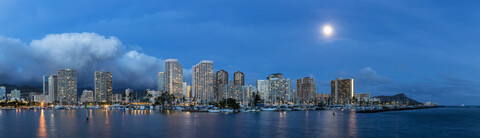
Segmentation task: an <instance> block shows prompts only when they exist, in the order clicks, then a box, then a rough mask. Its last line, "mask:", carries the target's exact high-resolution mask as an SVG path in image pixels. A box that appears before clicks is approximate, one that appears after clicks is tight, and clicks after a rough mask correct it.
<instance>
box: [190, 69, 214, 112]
mask: <svg viewBox="0 0 480 138" xmlns="http://www.w3.org/2000/svg"><path fill="white" fill-rule="evenodd" d="M192 76H193V77H192V86H193V88H192V90H193V93H194V96H195V98H196V100H197V101H198V102H201V103H203V104H207V103H208V102H210V101H214V100H215V96H214V93H213V61H209V60H202V61H200V63H198V64H197V65H195V66H193V67H192Z"/></svg>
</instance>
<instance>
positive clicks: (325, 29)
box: [322, 25, 333, 37]
mask: <svg viewBox="0 0 480 138" xmlns="http://www.w3.org/2000/svg"><path fill="white" fill-rule="evenodd" d="M322 31H323V35H325V36H327V37H328V36H331V35H332V34H333V28H332V26H330V25H325V26H323V28H322Z"/></svg>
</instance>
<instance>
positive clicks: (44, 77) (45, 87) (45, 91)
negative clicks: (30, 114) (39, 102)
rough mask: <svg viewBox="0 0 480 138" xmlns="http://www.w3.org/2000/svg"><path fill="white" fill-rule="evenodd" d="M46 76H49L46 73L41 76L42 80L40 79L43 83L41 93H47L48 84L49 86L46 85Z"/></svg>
mask: <svg viewBox="0 0 480 138" xmlns="http://www.w3.org/2000/svg"><path fill="white" fill-rule="evenodd" d="M48 77H49V76H48V75H43V76H42V79H43V81H42V82H43V83H42V84H43V89H42V93H43V95H48V86H49V85H48Z"/></svg>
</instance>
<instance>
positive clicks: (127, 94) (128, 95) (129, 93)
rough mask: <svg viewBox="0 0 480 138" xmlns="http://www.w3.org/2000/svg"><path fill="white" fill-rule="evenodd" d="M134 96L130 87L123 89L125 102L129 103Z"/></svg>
mask: <svg viewBox="0 0 480 138" xmlns="http://www.w3.org/2000/svg"><path fill="white" fill-rule="evenodd" d="M134 97H135V95H133V90H132V89H130V88H129V89H125V103H130V102H133V101H132V99H133V98H134Z"/></svg>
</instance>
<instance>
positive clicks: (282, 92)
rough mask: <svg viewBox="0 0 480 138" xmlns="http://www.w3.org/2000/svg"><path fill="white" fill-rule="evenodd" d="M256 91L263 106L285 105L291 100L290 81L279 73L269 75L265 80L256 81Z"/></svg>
mask: <svg viewBox="0 0 480 138" xmlns="http://www.w3.org/2000/svg"><path fill="white" fill-rule="evenodd" d="M257 91H258V93H259V94H260V95H261V96H262V95H263V96H262V98H263V100H264V103H265V104H273V105H278V104H286V103H288V102H291V101H292V99H294V98H293V97H292V95H294V94H292V81H291V80H290V79H289V78H283V75H282V74H281V73H275V74H271V75H269V76H268V77H267V80H257Z"/></svg>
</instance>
